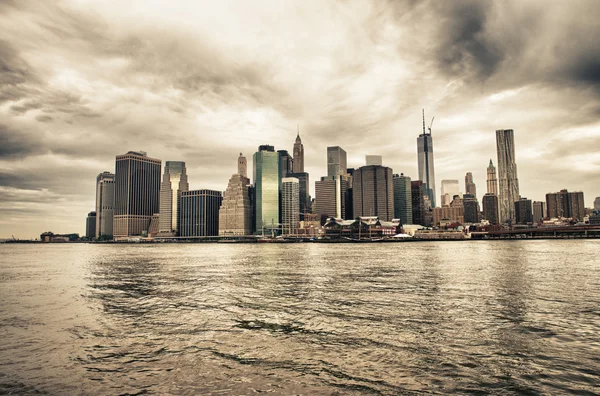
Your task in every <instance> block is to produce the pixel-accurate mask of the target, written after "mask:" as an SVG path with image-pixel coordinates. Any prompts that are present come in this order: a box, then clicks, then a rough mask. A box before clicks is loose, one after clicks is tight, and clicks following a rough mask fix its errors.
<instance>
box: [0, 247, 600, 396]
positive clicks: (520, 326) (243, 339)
mask: <svg viewBox="0 0 600 396" xmlns="http://www.w3.org/2000/svg"><path fill="white" fill-rule="evenodd" d="M599 252H600V246H599V245H598V244H597V243H596V242H595V241H490V242H487V241H481V242H451V243H434V242H432V243H419V244H373V245H320V244H294V245H277V244H269V245H229V244H227V245H225V244H222V245H221V244H213V245H160V246H154V245H150V246H145V245H127V246H109V245H106V246H101V245H62V246H56V245H53V246H47V245H35V246H27V247H22V246H17V245H4V246H0V253H1V254H2V256H3V257H4V258H5V263H6V264H3V265H2V266H1V267H0V287H1V289H0V291H1V293H0V299H1V304H0V332H1V333H0V335H2V339H3V341H2V344H1V349H0V392H9V393H10V392H12V393H18V394H21V393H36V392H47V393H51V394H56V393H59V394H63V393H97V394H142V393H158V394H164V393H225V394H248V393H254V392H274V393H276V394H296V393H303V394H334V393H336V392H339V393H343V394H347V393H365V392H367V393H379V394H399V393H403V394H405V393H411V392H416V393H421V392H430V393H501V392H505V393H515V394H523V393H530V394H544V393H553V394H557V393H565V392H588V393H599V392H600V388H599V382H598V378H599V375H600V360H599V359H598V358H597V356H598V355H600V353H598V352H599V351H600V342H599V341H598V336H597V335H598V330H600V308H599V307H600V305H599V303H600V292H599V290H600V277H599V276H598V275H599V273H598V272H599V269H600V263H598V262H597V260H596V259H595V258H596V257H597V256H598V253H599Z"/></svg>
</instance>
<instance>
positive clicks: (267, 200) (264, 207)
mask: <svg viewBox="0 0 600 396" xmlns="http://www.w3.org/2000/svg"><path fill="white" fill-rule="evenodd" d="M253 165H254V194H255V202H254V216H255V221H256V229H255V231H256V233H257V234H262V233H263V232H266V230H269V233H270V232H271V229H273V228H274V229H278V228H279V224H278V223H279V188H280V184H281V179H280V178H279V172H280V169H279V153H276V152H275V148H274V147H273V146H269V145H262V146H259V147H258V151H257V152H256V153H254V164H253Z"/></svg>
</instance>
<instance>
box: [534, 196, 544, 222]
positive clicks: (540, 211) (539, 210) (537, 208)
mask: <svg viewBox="0 0 600 396" xmlns="http://www.w3.org/2000/svg"><path fill="white" fill-rule="evenodd" d="M545 217H546V210H545V205H544V202H543V201H533V222H534V223H538V222H540V221H542V220H544V218H545Z"/></svg>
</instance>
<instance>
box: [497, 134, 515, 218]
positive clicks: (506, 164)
mask: <svg viewBox="0 0 600 396" xmlns="http://www.w3.org/2000/svg"><path fill="white" fill-rule="evenodd" d="M496 149H497V152H498V181H499V183H498V187H499V197H498V198H499V199H498V204H499V206H500V222H501V223H510V224H514V222H515V202H516V201H518V200H519V179H518V178H517V164H516V162H515V133H514V132H513V130H512V129H498V130H496Z"/></svg>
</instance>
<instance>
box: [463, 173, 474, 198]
mask: <svg viewBox="0 0 600 396" xmlns="http://www.w3.org/2000/svg"><path fill="white" fill-rule="evenodd" d="M465 194H470V195H472V196H473V197H474V198H477V188H476V187H475V183H473V174H472V173H471V172H467V174H466V175H465Z"/></svg>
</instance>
